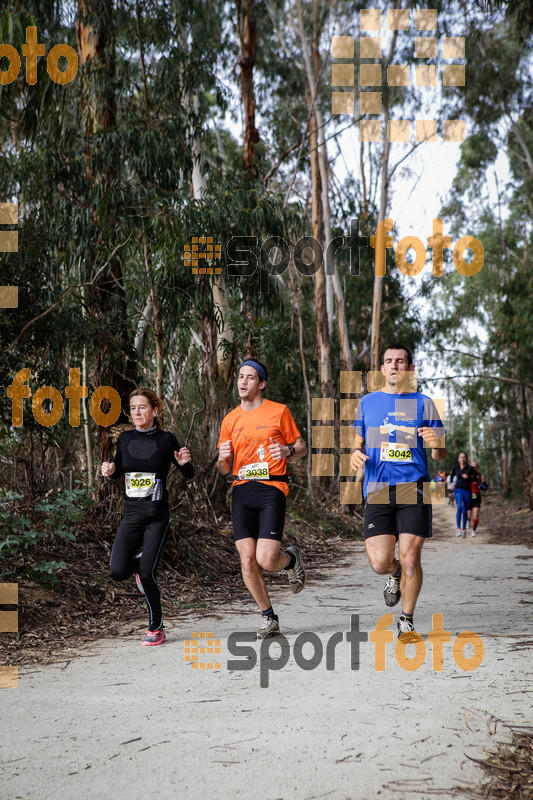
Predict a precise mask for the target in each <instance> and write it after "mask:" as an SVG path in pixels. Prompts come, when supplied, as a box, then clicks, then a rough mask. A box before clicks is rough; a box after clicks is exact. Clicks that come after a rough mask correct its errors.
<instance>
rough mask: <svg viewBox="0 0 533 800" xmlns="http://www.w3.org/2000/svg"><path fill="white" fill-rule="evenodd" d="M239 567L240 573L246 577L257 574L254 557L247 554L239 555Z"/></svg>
mask: <svg viewBox="0 0 533 800" xmlns="http://www.w3.org/2000/svg"><path fill="white" fill-rule="evenodd" d="M240 557H241V567H242V571H243V572H244V573H246V574H247V575H249V574H252V573H254V572H257V560H256V558H255V556H253V555H249V554H248V553H241V554H240Z"/></svg>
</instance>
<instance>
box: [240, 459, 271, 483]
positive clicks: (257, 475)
mask: <svg viewBox="0 0 533 800" xmlns="http://www.w3.org/2000/svg"><path fill="white" fill-rule="evenodd" d="M268 478H269V471H268V464H267V462H266V461H258V462H257V464H246V466H244V467H241V468H240V470H239V480H240V481H267V480H268Z"/></svg>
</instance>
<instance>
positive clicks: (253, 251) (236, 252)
mask: <svg viewBox="0 0 533 800" xmlns="http://www.w3.org/2000/svg"><path fill="white" fill-rule="evenodd" d="M393 226H394V220H392V219H390V218H389V219H385V220H383V222H380V223H379V225H378V226H377V229H376V233H375V235H373V236H371V237H370V240H369V237H368V236H361V235H360V233H359V220H358V219H352V220H351V222H350V235H349V236H335V237H334V238H333V239H332V240H331V242H330V243H329V244H328V246H327V249H326V254H325V269H326V273H327V274H330V273H332V272H333V269H332V266H333V264H334V262H335V256H336V253H337V251H338V250H340V249H341V248H345V247H347V248H348V249H349V252H350V274H351V275H359V274H360V269H359V265H360V256H361V248H363V247H365V248H368V247H371V248H373V250H374V273H375V275H378V276H384V275H385V274H386V262H387V261H388V260H390V259H388V258H387V250H388V249H393V248H394V241H393V238H392V236H389V235H388V234H389V232H390V231H391V230H392V228H393ZM442 231H443V224H442V219H434V220H433V233H432V235H430V236H428V239H427V243H428V247H429V248H431V249H432V251H433V258H432V268H433V275H434V276H435V277H438V278H440V277H442V275H443V267H444V251H445V250H451V249H452V241H451V238H450V237H449V236H444V235H443V232H442ZM272 250H274V251H275V259H274V260H272V259H271V257H270V253H271V251H272ZM408 250H413V252H414V255H415V257H414V261H413V262H412V263H410V262H409V261H408V260H407V258H406V255H407V252H408ZM467 250H471V251H472V253H473V257H472V261H470V262H469V261H465V258H464V256H465V252H466V251H467ZM304 253H305V254H306V259H307V262H306V260H304ZM227 254H228V275H230V276H235V277H247V276H249V275H253V274H254V272H255V271H256V269H257V267H258V265H259V263H262V264H263V265H264V266H265V267H267V268H268V270H269V271H270V272H271V273H272V274H273V275H274V274H275V275H281V274H282V273H283V272H285V270H286V269H287V267H288V266H289V264H290V263H291V261H292V263H294V266H295V267H296V269H297V270H298V272H299V273H300V274H302V275H314V274H315V273H316V272H318V271H319V270H320V269H321V268H322V267H323V266H324V252H323V250H322V246H321V244H320V242H318V241H317V240H316V239H315V238H313V237H312V236H304V237H303V238H302V239H299V240H298V241H297V242H296V244H295V246H294V248H293V250H292V253H291V248H290V247H289V245H288V243H287V242H286V241H285V240H284V239H283V238H282V237H281V236H271V237H270V238H269V239H267V240H266V241H265V242H263V244H262V245H261V244H260V242H259V239H258V238H257V236H233V237H232V238H231V239H230V240H229V242H228V247H227ZM426 257H427V251H426V247H425V245H424V243H423V241H422V240H421V239H419V238H418V237H417V236H404V237H403V238H402V239H400V241H399V242H398V244H397V245H396V248H395V249H394V260H395V263H396V266H397V267H398V269H399V270H400V272H402V273H403V274H404V275H407V276H408V277H413V276H415V275H418V274H419V273H420V272H422V270H423V269H424V266H425V263H426ZM484 260H485V254H484V249H483V245H482V244H481V242H480V241H479V239H476V238H475V236H463V237H461V238H460V239H459V240H458V241H457V242H456V243H455V245H454V247H453V263H454V266H455V269H456V270H457V271H458V272H460V273H461V275H464V276H465V277H472V275H476V274H477V273H478V272H479V271H480V269H481V267H482V266H483V263H484Z"/></svg>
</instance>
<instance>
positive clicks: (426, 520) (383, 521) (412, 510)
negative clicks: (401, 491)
mask: <svg viewBox="0 0 533 800" xmlns="http://www.w3.org/2000/svg"><path fill="white" fill-rule="evenodd" d="M431 512H432V508H431V504H430V503H424V493H423V490H422V487H421V486H419V487H418V489H417V502H416V505H406V504H403V503H398V504H397V503H396V487H395V486H390V487H389V503H388V505H381V504H380V505H374V504H372V503H369V502H368V498H367V503H366V506H365V516H364V537H365V539H369V538H370V537H371V536H382V535H383V534H392V535H394V536H396V539H398V535H399V534H400V533H412V534H414V535H415V536H422V537H423V538H424V539H431V537H432V536H433V533H432V529H431V521H432V513H431Z"/></svg>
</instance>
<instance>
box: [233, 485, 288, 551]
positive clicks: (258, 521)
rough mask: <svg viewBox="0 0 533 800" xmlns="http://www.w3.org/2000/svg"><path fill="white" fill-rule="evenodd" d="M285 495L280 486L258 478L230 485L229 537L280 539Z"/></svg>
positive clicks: (283, 521)
mask: <svg viewBox="0 0 533 800" xmlns="http://www.w3.org/2000/svg"><path fill="white" fill-rule="evenodd" d="M286 502H287V498H286V497H285V495H284V493H283V492H282V491H281V489H277V488H276V487H275V486H267V485H266V484H265V483H260V482H259V481H247V482H246V483H240V484H238V485H237V486H234V487H233V500H232V512H233V536H234V537H235V541H238V540H239V539H247V538H250V537H252V538H253V539H274V540H275V541H278V542H281V540H282V538H283V528H284V526H285V506H286Z"/></svg>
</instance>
